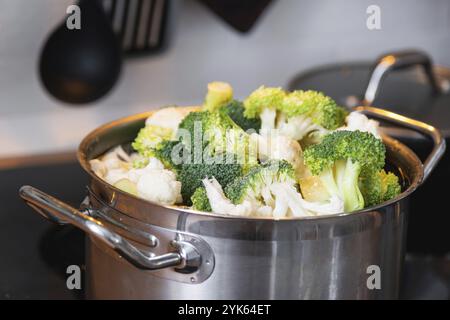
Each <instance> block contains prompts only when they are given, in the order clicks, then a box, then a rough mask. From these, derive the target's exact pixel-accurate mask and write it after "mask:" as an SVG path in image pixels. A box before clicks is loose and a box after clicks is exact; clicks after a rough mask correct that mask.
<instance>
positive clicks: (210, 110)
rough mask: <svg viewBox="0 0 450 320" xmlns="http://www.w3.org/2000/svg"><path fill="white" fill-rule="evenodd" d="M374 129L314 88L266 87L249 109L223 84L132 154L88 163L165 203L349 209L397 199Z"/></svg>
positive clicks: (244, 209)
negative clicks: (308, 89)
mask: <svg viewBox="0 0 450 320" xmlns="http://www.w3.org/2000/svg"><path fill="white" fill-rule="evenodd" d="M378 126H379V124H378V122H376V121H374V120H371V119H368V118H367V117H366V116H365V115H363V114H361V113H358V112H351V113H350V114H348V113H347V112H346V111H345V110H344V109H343V108H342V107H340V106H338V105H337V104H336V102H335V101H333V99H331V98H330V97H327V96H325V95H324V94H322V93H320V92H316V91H301V90H299V91H294V92H290V93H289V92H286V91H284V90H283V89H281V88H268V87H264V86H263V87H260V88H258V89H257V90H255V91H254V92H253V93H251V94H250V95H249V96H248V97H247V98H246V99H245V100H244V102H240V101H238V100H236V99H234V98H233V89H232V87H231V86H230V85H229V84H227V83H223V82H213V83H210V84H209V85H208V93H207V95H206V98H205V102H204V104H203V107H201V108H199V109H198V110H197V111H192V109H178V108H174V107H169V108H165V109H162V110H159V111H157V112H155V113H154V114H153V115H151V116H150V117H149V118H148V119H147V120H146V124H145V127H144V128H142V129H141V130H140V131H139V133H138V135H137V137H136V139H135V140H134V141H133V142H132V147H133V149H134V150H135V151H136V152H133V153H131V154H128V153H126V152H125V151H124V150H123V149H122V148H121V147H117V148H114V149H113V150H111V151H109V152H107V153H106V154H105V155H104V156H102V157H99V158H98V159H93V160H91V161H90V164H91V168H92V170H93V171H94V172H95V173H96V174H97V175H98V176H99V177H100V178H102V179H104V180H105V181H107V182H108V183H110V184H112V185H114V186H115V187H117V188H119V189H121V190H122V191H124V192H128V193H130V194H133V195H135V196H138V197H141V198H143V199H146V200H150V201H154V202H157V203H161V204H166V205H173V204H182V205H184V206H191V207H192V209H194V210H199V211H203V212H214V213H217V214H224V215H234V216H247V217H248V216H253V217H272V218H277V219H278V218H284V217H306V216H319V215H332V214H339V213H342V212H352V211H356V210H360V209H363V208H367V207H369V206H374V205H378V204H380V203H383V202H385V201H388V200H390V199H393V198H395V197H396V196H398V195H399V194H400V192H401V185H400V181H399V178H398V177H397V176H396V175H395V174H394V173H392V172H387V171H385V169H384V167H385V154H386V149H385V146H384V144H383V140H382V139H381V135H380V133H379V131H378Z"/></svg>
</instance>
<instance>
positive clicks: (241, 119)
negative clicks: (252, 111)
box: [221, 100, 261, 131]
mask: <svg viewBox="0 0 450 320" xmlns="http://www.w3.org/2000/svg"><path fill="white" fill-rule="evenodd" d="M221 108H223V109H224V110H225V112H226V113H227V114H228V115H229V116H230V118H231V119H232V120H233V121H234V123H236V124H237V125H238V126H239V127H241V128H242V129H243V130H245V131H247V130H251V129H253V130H255V131H259V129H260V128H261V119H260V118H252V119H250V118H247V117H246V116H245V115H244V111H245V108H244V104H243V103H242V102H240V101H237V100H233V101H231V102H228V103H227V104H225V105H223V106H222V107H221Z"/></svg>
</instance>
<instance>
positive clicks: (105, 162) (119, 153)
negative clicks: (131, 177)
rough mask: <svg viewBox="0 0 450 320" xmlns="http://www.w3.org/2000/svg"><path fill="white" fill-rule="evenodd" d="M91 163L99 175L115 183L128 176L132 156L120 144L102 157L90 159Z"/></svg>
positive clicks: (93, 169)
mask: <svg viewBox="0 0 450 320" xmlns="http://www.w3.org/2000/svg"><path fill="white" fill-rule="evenodd" d="M89 164H90V165H91V169H92V171H94V173H95V174H96V175H97V176H99V177H100V178H102V179H104V180H105V181H106V182H108V183H110V184H114V183H116V182H117V181H119V180H121V179H124V178H127V174H128V170H129V169H130V167H131V158H130V156H129V155H128V154H127V153H126V152H125V151H124V150H123V149H122V147H121V146H118V147H116V148H114V149H112V150H110V151H108V152H107V153H106V154H105V155H103V156H102V157H101V158H100V159H94V160H91V161H89Z"/></svg>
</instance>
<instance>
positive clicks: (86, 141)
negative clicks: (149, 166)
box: [77, 106, 424, 222]
mask: <svg viewBox="0 0 450 320" xmlns="http://www.w3.org/2000/svg"><path fill="white" fill-rule="evenodd" d="M179 108H183V109H185V110H191V111H195V110H198V109H199V107H197V106H186V107H179ZM160 109H161V108H158V109H155V110H152V111H147V112H143V113H138V114H133V115H130V116H126V117H122V118H119V119H117V120H113V121H111V122H108V123H106V124H104V125H101V126H99V127H97V128H96V129H94V130H93V131H91V132H90V133H89V134H88V135H86V136H85V137H84V138H83V140H82V141H81V143H80V145H79V147H78V151H77V159H78V162H79V164H80V165H81V167H82V168H83V170H84V171H85V172H86V173H87V174H88V175H89V176H90V178H91V179H93V180H95V181H96V182H97V183H100V184H101V185H104V186H107V187H108V188H109V189H111V190H113V191H114V192H116V193H119V194H121V195H122V196H125V197H130V198H133V199H134V200H135V201H138V202H140V203H143V204H151V205H154V206H157V207H160V208H166V209H168V210H172V211H178V212H180V213H189V214H194V215H197V216H203V217H208V218H217V219H233V220H243V221H266V222H267V221H274V222H276V221H302V220H308V221H311V220H321V221H323V220H327V219H336V218H345V217H349V216H352V217H355V215H359V214H363V213H367V212H371V211H375V210H377V209H379V208H383V207H388V206H390V205H392V204H395V203H397V202H399V201H401V200H403V199H405V198H406V197H408V196H409V195H410V194H412V193H413V192H414V191H415V190H416V189H417V188H418V187H419V186H420V184H421V182H422V180H423V176H424V169H423V163H422V162H421V160H420V159H419V158H418V157H417V155H416V154H415V153H414V152H413V151H412V150H411V149H410V148H409V147H407V146H406V145H404V144H403V143H401V142H399V141H398V140H395V139H393V138H391V137H389V136H387V135H385V134H382V135H381V136H382V140H383V142H384V143H385V144H386V145H388V146H390V147H395V148H397V149H398V150H401V152H402V153H403V154H404V155H405V156H404V158H405V159H406V158H408V159H410V161H412V162H413V163H412V165H413V166H414V167H415V168H416V169H417V170H416V171H417V172H418V174H417V175H416V176H414V177H413V178H412V179H411V182H410V183H409V186H408V187H407V188H406V190H404V191H403V192H402V193H401V194H399V195H398V196H397V197H395V198H393V199H391V200H389V201H386V202H383V203H381V204H378V205H376V206H371V207H367V208H364V209H362V210H358V211H353V212H344V213H340V214H329V215H321V216H308V217H284V218H271V217H243V216H231V215H222V214H217V213H209V212H202V211H197V210H193V209H189V207H185V206H184V207H183V206H176V205H163V204H160V203H157V202H154V201H149V200H145V199H142V198H140V197H137V196H134V195H132V194H129V193H127V192H125V191H122V190H120V189H118V188H116V187H114V186H113V185H112V184H109V183H108V182H106V181H104V180H103V179H101V178H100V177H98V176H97V175H96V174H95V173H94V172H93V171H92V170H91V168H90V165H89V160H88V159H87V154H86V150H87V148H88V147H89V146H90V144H91V143H92V141H94V140H96V139H97V138H98V136H99V135H100V134H101V133H104V132H107V131H108V130H110V129H112V128H115V127H117V126H120V125H124V124H127V123H132V122H134V121H138V120H145V119H146V118H148V117H149V116H151V115H152V114H153V113H154V112H156V111H158V110H160Z"/></svg>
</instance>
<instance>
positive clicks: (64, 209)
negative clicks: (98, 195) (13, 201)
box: [19, 186, 201, 272]
mask: <svg viewBox="0 0 450 320" xmlns="http://www.w3.org/2000/svg"><path fill="white" fill-rule="evenodd" d="M19 194H20V196H21V197H22V198H23V199H24V200H25V202H26V203H27V204H28V205H29V206H30V207H32V208H33V209H35V210H36V211H38V212H39V213H40V214H42V215H43V216H44V217H46V218H48V219H49V220H52V221H56V222H59V223H61V222H63V223H70V224H72V225H74V226H75V227H77V228H79V229H81V230H83V231H84V232H86V233H87V234H89V235H91V236H93V237H95V238H97V239H98V240H100V241H102V242H103V243H105V244H106V245H107V246H109V247H110V248H112V249H113V250H115V251H116V252H118V253H119V254H121V255H122V256H123V257H124V258H126V259H127V260H128V261H130V262H131V263H133V264H134V265H135V266H137V267H138V268H141V269H145V270H158V269H163V268H167V267H179V268H184V267H186V266H190V267H191V268H190V270H195V269H196V268H192V267H194V265H193V264H196V266H199V263H201V259H200V256H199V254H198V252H197V251H196V250H195V248H193V247H190V248H188V250H185V248H183V244H181V245H177V246H176V247H177V249H178V251H177V252H170V253H166V254H162V255H157V256H155V255H153V254H146V253H144V252H142V251H141V250H139V249H138V248H136V247H135V246H133V245H132V244H131V243H130V242H128V241H127V240H125V239H124V238H123V237H121V236H120V235H118V234H117V233H115V232H113V231H111V230H108V229H107V228H106V227H105V226H104V224H103V223H102V222H101V221H99V220H97V219H95V218H93V217H91V216H89V215H87V214H85V213H83V212H81V211H79V210H77V209H75V208H73V207H71V206H69V205H68V204H66V203H64V202H62V201H60V200H58V199H56V198H54V197H52V196H50V195H48V194H46V193H44V192H42V191H40V190H38V189H36V188H33V187H31V186H23V187H21V188H20V191H19ZM192 272H193V271H192Z"/></svg>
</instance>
